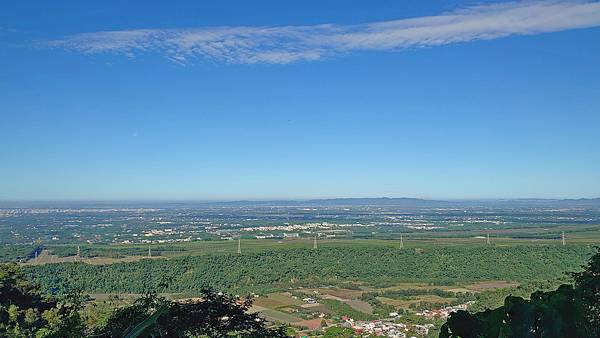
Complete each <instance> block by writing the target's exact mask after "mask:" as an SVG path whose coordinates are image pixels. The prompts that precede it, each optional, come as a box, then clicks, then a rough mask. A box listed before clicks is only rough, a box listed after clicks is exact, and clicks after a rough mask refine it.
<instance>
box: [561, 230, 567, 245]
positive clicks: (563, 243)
mask: <svg viewBox="0 0 600 338" xmlns="http://www.w3.org/2000/svg"><path fill="white" fill-rule="evenodd" d="M561 237H562V245H563V246H565V245H566V244H567V243H566V241H565V232H564V231H563V232H562V236H561Z"/></svg>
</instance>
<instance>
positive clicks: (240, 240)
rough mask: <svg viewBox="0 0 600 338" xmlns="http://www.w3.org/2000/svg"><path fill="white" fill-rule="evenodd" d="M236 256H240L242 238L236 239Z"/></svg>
mask: <svg viewBox="0 0 600 338" xmlns="http://www.w3.org/2000/svg"><path fill="white" fill-rule="evenodd" d="M237 253H238V255H241V254H242V238H241V237H240V238H238V250H237Z"/></svg>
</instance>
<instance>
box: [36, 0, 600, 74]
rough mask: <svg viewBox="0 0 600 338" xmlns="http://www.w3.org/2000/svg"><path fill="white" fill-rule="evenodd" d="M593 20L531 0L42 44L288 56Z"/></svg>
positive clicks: (195, 55)
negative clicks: (403, 15)
mask: <svg viewBox="0 0 600 338" xmlns="http://www.w3.org/2000/svg"><path fill="white" fill-rule="evenodd" d="M597 26H600V2H585V1H576V2H573V1H550V2H548V1H543V2H539V1H537V2H511V3H502V4H491V5H481V6H475V7H469V8H466V9H461V10H457V11H454V12H450V13H445V14H441V15H437V16H425V17H418V18H411V19H402V20H392V21H384V22H374V23H367V24H360V25H334V24H324V25H314V26H276V27H250V26H239V27H207V28H191V29H136V30H124V31H105V32H94V33H83V34H77V35H71V36H67V37H65V38H63V39H59V40H53V41H47V42H43V43H41V44H40V45H42V46H44V47H52V48H62V49H66V50H72V51H76V52H79V53H83V54H99V53H115V54H120V55H125V56H128V57H131V58H133V57H136V56H137V55H140V54H144V53H158V54H160V55H163V56H165V57H166V58H167V59H169V60H171V61H173V62H176V63H179V64H188V63H190V62H193V61H194V60H213V61H216V62H224V63H234V64H256V63H270V64H287V63H293V62H298V61H314V60H320V59H324V58H329V57H334V56H336V55H340V54H346V53H352V52H359V51H369V50H379V51H397V50H402V49H407V48H423V47H433V46H440V45H447V44H452V43H464V42H470V41H477V40H492V39H497V38H502V37H507V36H511V35H532V34H541V33H549V32H557V31H563V30H569V29H579V28H590V27H597Z"/></svg>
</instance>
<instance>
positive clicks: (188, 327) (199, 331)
mask: <svg viewBox="0 0 600 338" xmlns="http://www.w3.org/2000/svg"><path fill="white" fill-rule="evenodd" d="M85 300H86V298H85V297H83V295H82V293H81V292H79V291H75V292H73V291H70V292H66V293H64V294H63V295H62V297H61V298H52V299H47V298H44V297H42V296H41V293H40V290H39V286H37V285H35V284H32V283H31V282H29V281H28V280H27V279H26V278H25V275H24V274H23V273H22V271H21V270H20V269H19V268H18V266H16V265H14V264H11V265H0V337H9V338H30V337H36V338H64V337H127V338H135V337H228V336H232V335H233V336H243V337H256V338H258V337H261V338H263V337H264V338H280V337H287V334H286V331H285V328H268V327H267V326H266V323H265V322H264V321H263V320H262V319H261V318H260V317H258V315H257V314H248V313H247V310H248V309H249V307H250V306H251V299H250V298H246V299H239V298H236V297H230V296H227V295H223V294H220V293H215V292H213V291H212V290H209V289H206V290H203V291H202V294H201V299H199V300H198V299H197V300H189V301H180V302H175V301H171V300H168V299H166V298H162V297H159V296H157V295H156V294H155V293H149V294H147V295H145V296H143V297H141V298H139V299H137V300H136V301H135V302H134V303H133V304H131V305H126V306H120V307H116V308H112V309H111V311H110V315H109V316H108V317H107V318H104V319H101V320H100V321H99V322H96V323H94V325H92V326H90V327H87V328H86V327H85V324H84V323H86V321H85V320H84V317H86V314H85V311H84V310H83V306H82V304H83V302H84V301H85ZM113 304H114V303H113ZM82 314H83V315H82ZM87 322H88V323H89V321H87Z"/></svg>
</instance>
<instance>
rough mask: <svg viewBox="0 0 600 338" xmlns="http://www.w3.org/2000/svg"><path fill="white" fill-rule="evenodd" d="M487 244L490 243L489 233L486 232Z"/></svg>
mask: <svg viewBox="0 0 600 338" xmlns="http://www.w3.org/2000/svg"><path fill="white" fill-rule="evenodd" d="M487 244H488V245H490V233H489V232H488V233H487Z"/></svg>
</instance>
